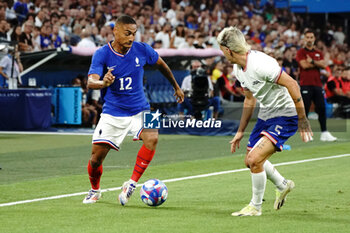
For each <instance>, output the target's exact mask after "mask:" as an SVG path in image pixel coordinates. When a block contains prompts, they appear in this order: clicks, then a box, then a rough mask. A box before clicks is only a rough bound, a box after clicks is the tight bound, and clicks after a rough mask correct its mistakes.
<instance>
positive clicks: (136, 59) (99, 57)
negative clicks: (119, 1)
mask: <svg viewBox="0 0 350 233" xmlns="http://www.w3.org/2000/svg"><path fill="white" fill-rule="evenodd" d="M136 31H137V25H136V22H135V20H134V19H133V18H131V17H130V16H127V15H123V16H120V17H119V18H118V19H117V20H116V23H115V27H114V29H113V33H114V37H115V39H114V40H113V41H111V42H109V43H108V44H107V45H104V46H103V47H101V48H99V49H98V50H97V51H96V52H95V54H94V55H93V57H92V63H91V66H90V70H89V79H88V87H89V88H91V89H101V93H102V98H103V100H104V104H103V109H102V114H101V118H100V121H99V123H98V124H97V126H96V129H95V132H94V134H93V140H92V143H93V145H92V153H91V158H90V160H89V163H88V173H89V178H90V183H91V190H90V191H89V193H88V195H87V196H86V197H85V199H84V200H83V203H95V202H96V201H97V200H98V199H99V198H100V197H101V190H100V179H101V175H102V163H103V160H104V159H105V158H106V156H107V154H108V152H109V150H110V149H111V148H112V149H115V150H117V151H118V150H119V147H120V145H121V143H122V142H123V140H124V138H125V136H126V135H127V133H128V132H131V133H132V134H133V135H134V140H139V139H142V141H143V145H142V147H141V149H140V150H139V152H138V154H137V158H136V164H135V167H134V171H133V173H132V176H131V178H130V180H128V181H126V182H124V184H123V187H122V192H121V193H120V194H119V196H118V199H119V202H120V204H121V205H125V204H126V203H127V202H128V200H129V199H130V197H131V195H132V194H133V192H134V191H135V188H136V184H137V182H138V180H139V179H140V177H141V176H142V174H143V172H144V171H145V170H146V168H147V166H148V165H149V163H150V162H151V160H152V158H153V156H154V153H155V149H156V146H157V142H158V131H157V130H155V129H143V128H142V125H143V124H142V117H141V116H142V112H143V111H146V110H149V109H150V106H149V104H148V102H147V100H146V97H145V94H144V90H143V73H144V69H143V66H145V65H146V64H149V65H157V67H158V69H159V70H160V72H161V73H162V74H163V75H164V76H165V77H166V78H167V79H168V80H169V82H170V83H171V85H172V86H173V87H174V90H175V94H174V96H175V97H176V99H177V101H178V102H179V103H181V102H182V101H183V99H184V94H183V92H182V90H181V88H180V87H179V85H178V84H177V82H176V80H175V78H174V76H173V74H172V72H171V70H170V69H169V67H168V66H167V64H166V63H165V62H164V61H163V59H162V58H161V57H160V56H159V55H158V53H157V52H156V51H155V50H154V49H153V48H152V47H150V46H149V45H148V44H146V43H140V42H134V39H135V34H136Z"/></svg>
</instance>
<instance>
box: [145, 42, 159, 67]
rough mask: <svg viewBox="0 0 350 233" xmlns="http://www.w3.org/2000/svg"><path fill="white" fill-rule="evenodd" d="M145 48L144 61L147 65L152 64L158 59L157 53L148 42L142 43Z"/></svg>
mask: <svg viewBox="0 0 350 233" xmlns="http://www.w3.org/2000/svg"><path fill="white" fill-rule="evenodd" d="M142 44H143V45H144V46H145V50H146V61H147V64H149V65H154V64H156V62H157V61H158V58H159V54H158V53H157V52H156V51H155V50H154V49H153V48H152V47H151V46H150V45H148V44H146V43H142Z"/></svg>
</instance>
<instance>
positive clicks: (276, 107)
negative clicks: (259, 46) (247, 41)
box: [233, 50, 297, 120]
mask: <svg viewBox="0 0 350 233" xmlns="http://www.w3.org/2000/svg"><path fill="white" fill-rule="evenodd" d="M233 72H234V74H235V76H236V77H237V79H238V80H239V81H240V83H241V85H242V87H243V88H246V89H248V90H249V91H250V92H252V94H253V96H254V97H255V98H256V99H257V100H258V102H259V103H260V111H259V115H258V117H259V118H260V119H262V120H267V119H271V118H274V117H280V116H296V115H297V112H296V110H295V104H294V102H293V99H292V97H291V96H290V95H289V92H288V89H287V88H286V87H284V86H281V85H278V84H277V81H278V79H279V78H280V76H281V74H282V69H281V67H280V66H279V65H278V63H277V61H276V60H275V59H274V58H272V57H270V56H268V55H266V54H265V53H262V52H259V51H255V50H251V51H249V52H248V53H247V64H246V67H245V68H243V67H241V66H240V65H237V64H234V66H233Z"/></svg>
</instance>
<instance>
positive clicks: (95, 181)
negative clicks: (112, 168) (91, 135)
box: [83, 144, 110, 204]
mask: <svg viewBox="0 0 350 233" xmlns="http://www.w3.org/2000/svg"><path fill="white" fill-rule="evenodd" d="M109 150H110V146H109V145H107V144H93V145H92V151H91V158H90V160H89V162H88V166H87V170H88V174H89V179H90V183H91V189H90V191H89V193H88V195H87V196H86V197H85V199H84V200H83V203H85V204H90V203H95V202H96V201H97V200H98V199H100V197H101V190H100V180H101V176H102V172H103V167H102V162H103V160H104V159H105V158H106V156H107V154H108V152H109Z"/></svg>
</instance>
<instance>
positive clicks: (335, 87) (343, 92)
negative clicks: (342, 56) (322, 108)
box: [325, 65, 350, 105]
mask: <svg viewBox="0 0 350 233" xmlns="http://www.w3.org/2000/svg"><path fill="white" fill-rule="evenodd" d="M349 70H350V67H347V68H346V69H345V67H344V65H335V66H334V72H333V73H334V75H331V76H330V77H329V78H328V80H327V84H326V86H325V90H326V96H327V101H328V102H330V103H338V104H340V105H345V104H350V89H349V80H348V72H349Z"/></svg>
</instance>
